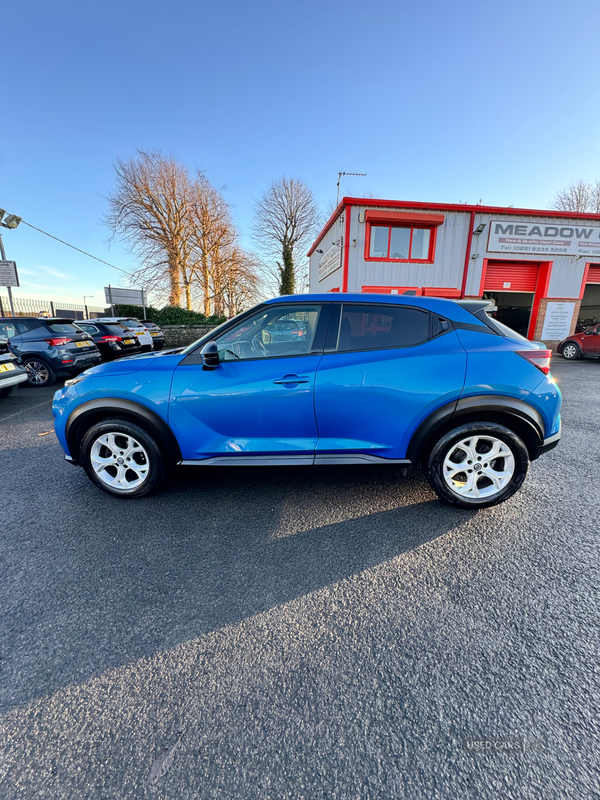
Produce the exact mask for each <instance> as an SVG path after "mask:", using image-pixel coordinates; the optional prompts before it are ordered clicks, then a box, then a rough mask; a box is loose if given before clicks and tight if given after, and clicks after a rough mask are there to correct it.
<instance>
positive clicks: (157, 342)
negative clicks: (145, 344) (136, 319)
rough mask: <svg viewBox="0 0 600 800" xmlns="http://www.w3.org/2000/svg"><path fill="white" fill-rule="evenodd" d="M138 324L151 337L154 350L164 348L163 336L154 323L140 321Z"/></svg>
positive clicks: (164, 340) (147, 320) (146, 320)
mask: <svg viewBox="0 0 600 800" xmlns="http://www.w3.org/2000/svg"><path fill="white" fill-rule="evenodd" d="M140 322H141V323H142V325H143V326H144V328H147V329H148V332H149V334H150V336H151V337H152V344H153V345H154V349H155V350H162V349H163V347H164V346H165V342H166V339H165V335H164V333H163V332H162V331H161V329H160V328H159V327H158V325H157V324H156V323H155V322H150V320H149V319H141V320H140Z"/></svg>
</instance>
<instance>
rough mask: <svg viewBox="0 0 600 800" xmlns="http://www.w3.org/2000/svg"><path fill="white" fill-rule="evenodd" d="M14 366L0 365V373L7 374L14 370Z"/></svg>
mask: <svg viewBox="0 0 600 800" xmlns="http://www.w3.org/2000/svg"><path fill="white" fill-rule="evenodd" d="M14 368H15V365H14V364H0V372H9V371H10V370H11V369H14Z"/></svg>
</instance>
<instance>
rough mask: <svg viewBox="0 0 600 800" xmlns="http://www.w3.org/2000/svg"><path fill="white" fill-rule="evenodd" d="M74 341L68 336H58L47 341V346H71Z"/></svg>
mask: <svg viewBox="0 0 600 800" xmlns="http://www.w3.org/2000/svg"><path fill="white" fill-rule="evenodd" d="M72 341H73V340H72V339H69V338H68V336H58V337H56V338H54V339H46V344H49V345H50V347H60V346H61V344H69V342H72Z"/></svg>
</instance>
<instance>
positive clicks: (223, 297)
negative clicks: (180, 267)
mask: <svg viewBox="0 0 600 800" xmlns="http://www.w3.org/2000/svg"><path fill="white" fill-rule="evenodd" d="M258 266H259V265H258V262H257V259H256V257H255V256H254V255H252V253H247V252H245V251H244V250H241V249H240V248H239V247H237V246H236V247H231V248H229V251H228V253H227V254H226V256H225V257H223V258H221V259H220V262H219V265H218V267H217V268H216V269H215V272H214V275H213V291H214V307H215V313H217V314H225V315H226V316H227V317H234V316H235V315H236V314H239V313H240V311H243V310H244V309H245V308H248V307H249V306H250V305H252V304H253V303H255V302H256V301H257V300H258V294H259V278H258V274H259V270H258Z"/></svg>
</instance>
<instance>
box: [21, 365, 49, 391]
mask: <svg viewBox="0 0 600 800" xmlns="http://www.w3.org/2000/svg"><path fill="white" fill-rule="evenodd" d="M25 369H26V370H27V380H28V382H29V383H33V384H35V385H36V386H43V385H44V384H45V383H47V382H48V380H49V378H50V370H49V369H48V367H47V366H46V365H45V364H44V362H43V361H28V362H27V364H25Z"/></svg>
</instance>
